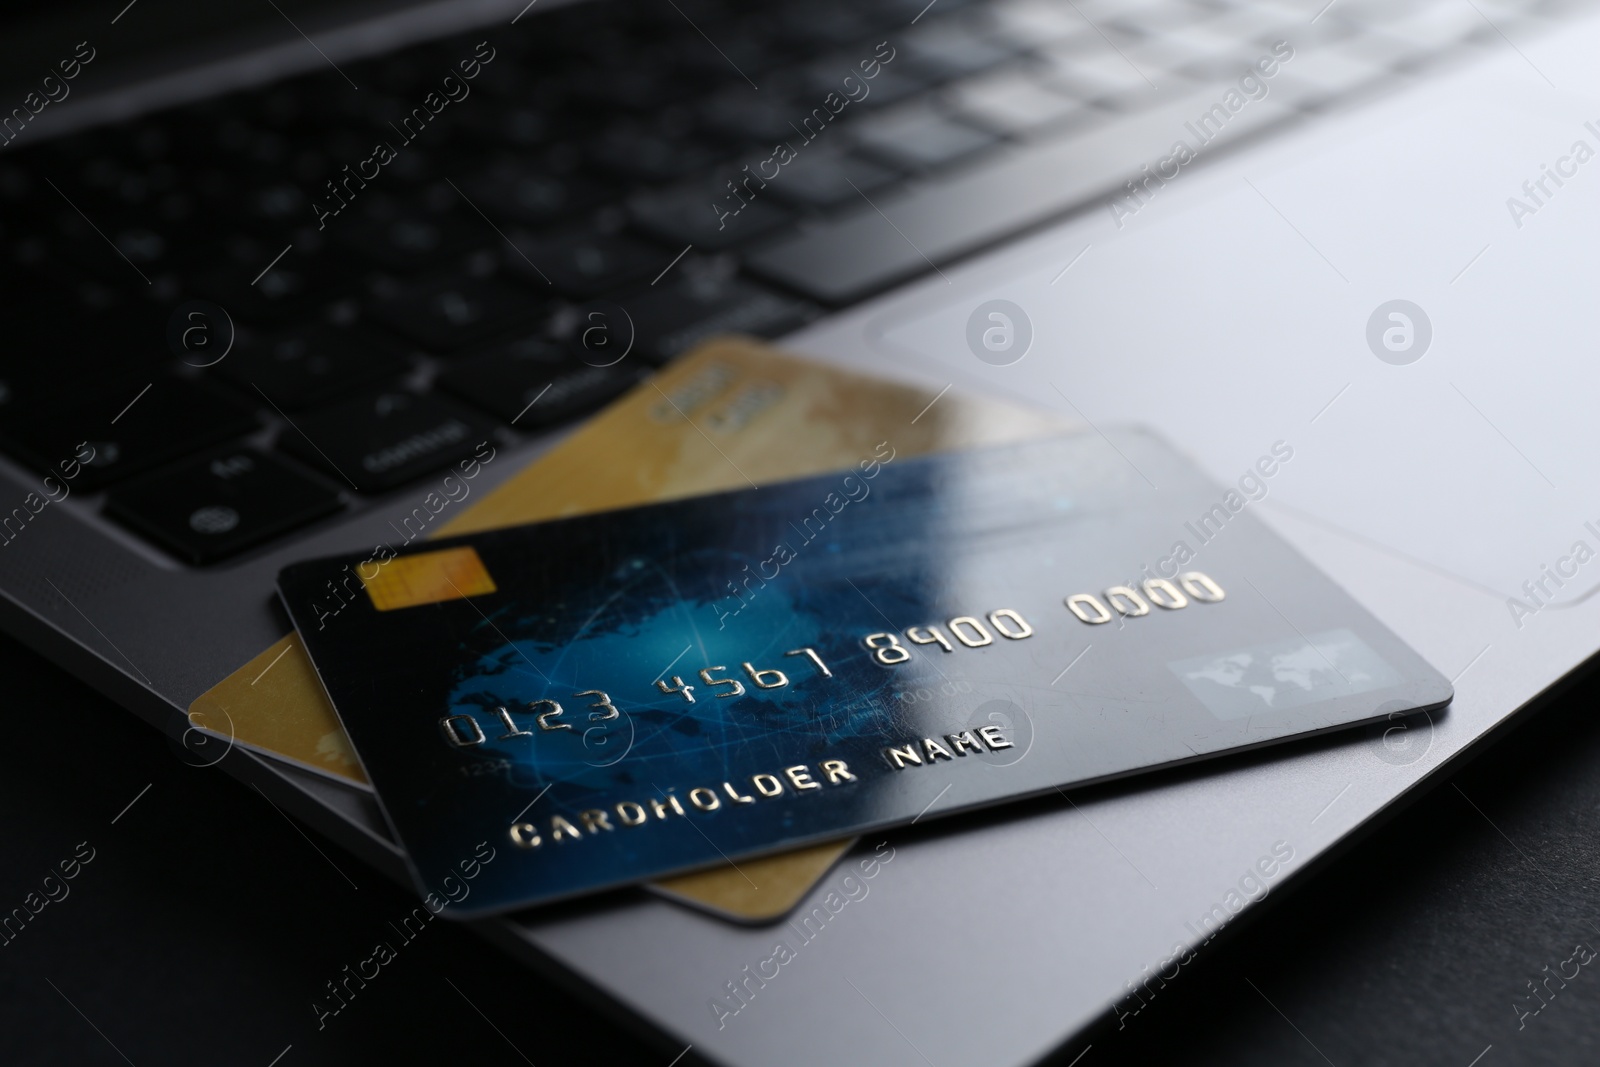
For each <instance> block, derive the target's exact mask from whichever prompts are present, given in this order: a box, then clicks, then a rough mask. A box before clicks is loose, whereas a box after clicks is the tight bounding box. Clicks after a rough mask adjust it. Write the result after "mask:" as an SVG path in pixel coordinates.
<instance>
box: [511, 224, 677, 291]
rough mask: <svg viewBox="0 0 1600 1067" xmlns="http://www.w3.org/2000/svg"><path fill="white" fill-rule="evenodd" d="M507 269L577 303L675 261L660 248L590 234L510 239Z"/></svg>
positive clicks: (611, 236) (614, 235)
mask: <svg viewBox="0 0 1600 1067" xmlns="http://www.w3.org/2000/svg"><path fill="white" fill-rule="evenodd" d="M511 243H512V245H513V248H512V249H511V250H510V251H508V252H507V253H506V257H505V262H506V265H507V266H509V267H511V268H512V269H514V270H516V271H518V272H519V273H521V274H522V276H523V277H525V278H526V279H527V280H528V281H529V282H530V283H532V284H533V285H535V286H538V287H541V288H542V287H544V286H546V285H549V286H553V287H554V289H555V291H556V292H558V293H560V294H561V295H563V296H570V297H575V298H577V299H579V300H583V299H587V298H589V297H592V296H598V295H600V294H601V293H605V292H609V291H611V290H613V289H615V288H617V287H618V286H622V285H627V284H629V283H631V282H635V281H638V280H639V279H640V278H648V277H650V276H652V274H653V273H654V272H656V271H659V270H660V269H661V268H662V267H664V266H666V265H667V263H668V262H670V261H671V258H670V256H669V257H667V258H666V259H663V257H662V252H661V250H660V249H658V248H655V247H653V246H651V245H646V244H641V243H640V242H638V241H635V240H634V239H633V238H631V237H626V236H623V235H622V234H614V233H612V234H602V233H595V232H593V231H590V230H580V231H569V232H567V233H565V234H555V235H548V236H544V237H537V238H536V237H532V236H529V235H527V234H521V233H518V234H513V235H512V242H511Z"/></svg>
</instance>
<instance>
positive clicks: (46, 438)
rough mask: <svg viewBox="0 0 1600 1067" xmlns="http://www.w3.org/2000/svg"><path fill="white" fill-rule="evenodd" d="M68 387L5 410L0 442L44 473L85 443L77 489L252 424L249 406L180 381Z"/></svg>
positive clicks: (93, 486)
mask: <svg viewBox="0 0 1600 1067" xmlns="http://www.w3.org/2000/svg"><path fill="white" fill-rule="evenodd" d="M73 384H74V387H73V388H72V389H69V390H68V391H67V392H65V393H63V394H59V395H58V397H57V399H55V400H54V401H53V402H51V401H47V402H44V403H41V404H39V405H37V406H30V407H27V408H9V409H8V410H6V412H5V414H4V416H3V417H0V444H3V445H4V447H5V449H6V451H8V452H10V453H11V454H12V455H14V456H15V457H16V458H17V459H19V460H20V461H22V462H23V463H25V464H27V465H28V466H30V467H32V468H34V469H35V470H38V471H43V472H47V473H48V472H51V471H52V470H53V469H54V468H55V466H56V464H58V463H60V462H61V461H62V460H64V459H67V458H68V457H71V456H72V455H74V454H75V453H76V452H77V451H78V445H79V444H80V443H81V442H87V446H88V448H89V449H92V450H93V456H92V457H91V458H89V459H87V460H86V461H85V462H84V464H83V470H82V472H81V473H80V474H79V475H78V477H77V479H76V481H75V483H74V488H77V489H82V490H92V489H96V488H99V487H100V486H103V485H105V484H107V483H109V482H112V481H116V480H118V479H121V478H124V477H127V476H129V475H132V474H137V473H139V472H141V471H145V470H148V469H149V468H151V467H155V466H159V465H160V464H163V463H167V462H169V461H171V460H174V459H177V458H178V457H180V456H184V455H188V454H190V453H192V452H195V451H198V450H199V449H201V448H204V447H205V446H207V445H210V444H214V443H215V442H217V441H223V440H226V439H228V438H230V437H241V436H243V435H244V434H247V433H249V432H250V431H251V430H254V429H256V428H257V426H258V423H257V421H256V417H255V413H254V412H253V411H251V410H250V409H249V408H246V407H243V406H242V405H240V404H238V403H235V402H234V401H232V400H229V399H228V398H226V397H224V396H220V395H218V394H216V393H214V392H212V391H211V390H209V389H205V388H202V387H201V386H199V385H196V384H195V383H194V382H191V381H188V380H186V379H182V378H174V377H170V376H167V375H160V376H157V377H156V378H155V379H154V380H153V381H151V380H149V379H145V380H142V381H141V380H140V379H138V378H122V379H117V380H114V381H110V382H104V383H96V382H93V381H89V382H80V383H73Z"/></svg>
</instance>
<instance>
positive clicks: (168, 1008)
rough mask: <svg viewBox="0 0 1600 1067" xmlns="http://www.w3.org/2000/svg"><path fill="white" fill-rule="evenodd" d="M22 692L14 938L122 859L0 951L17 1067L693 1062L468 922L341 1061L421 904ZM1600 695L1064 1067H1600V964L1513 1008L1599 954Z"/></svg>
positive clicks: (99, 727) (3, 873)
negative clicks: (1543, 976)
mask: <svg viewBox="0 0 1600 1067" xmlns="http://www.w3.org/2000/svg"><path fill="white" fill-rule="evenodd" d="M0 678H4V679H5V695H4V697H3V703H0V706H3V707H4V709H5V716H6V720H7V726H8V728H7V730H6V732H5V738H6V740H5V743H4V745H3V746H0V813H3V818H0V827H3V830H0V910H7V911H8V910H9V909H10V908H12V907H15V906H20V905H21V904H22V900H23V898H24V897H25V896H26V895H27V894H28V893H29V892H30V891H33V890H36V889H37V888H38V887H39V884H40V881H41V880H42V879H43V877H44V876H45V875H46V874H47V873H48V872H49V871H50V869H51V868H52V867H53V866H54V865H55V864H56V863H57V861H59V860H62V859H66V858H68V857H69V856H70V855H71V854H72V853H73V851H74V849H75V847H76V846H77V845H78V843H79V842H81V841H88V842H89V843H90V844H91V845H92V846H93V847H94V849H95V851H96V856H95V858H94V860H93V862H91V863H90V864H88V865H87V866H85V867H84V868H83V869H82V871H81V873H80V874H79V875H78V877H77V878H76V879H75V880H73V881H72V882H71V883H69V885H70V886H71V893H70V896H68V897H67V898H66V899H65V900H63V901H61V902H59V903H52V904H50V905H48V906H47V907H45V908H44V910H43V911H42V912H41V913H40V914H39V915H38V916H37V917H36V918H35V919H34V921H33V922H31V923H30V924H29V925H28V926H27V927H26V928H24V930H23V932H22V934H21V936H19V937H17V938H16V939H15V940H14V941H13V942H11V943H10V944H9V945H6V946H4V947H0V1063H5V1064H8V1065H9V1064H14V1063H15V1064H72V1065H75V1067H77V1065H94V1064H124V1063H129V1062H131V1063H134V1064H138V1065H140V1067H146V1065H149V1064H167V1065H178V1064H206V1065H214V1064H259V1065H261V1067H266V1065H267V1064H269V1063H271V1062H272V1061H273V1058H274V1057H275V1056H278V1055H279V1054H280V1053H282V1052H283V1051H284V1049H285V1048H286V1047H288V1046H291V1045H292V1046H293V1047H292V1048H291V1049H290V1050H289V1051H288V1053H287V1054H286V1055H284V1056H283V1058H282V1059H281V1060H280V1061H278V1062H279V1064H280V1065H281V1067H298V1065H303V1064H336V1063H385V1064H410V1063H470V1064H474V1065H480V1064H481V1065H499V1064H507V1065H511V1064H522V1063H528V1062H532V1063H536V1064H538V1065H539V1067H552V1065H562V1064H578V1063H593V1062H603V1063H640V1064H657V1065H660V1067H666V1065H667V1064H669V1063H670V1062H672V1060H673V1057H674V1056H676V1055H678V1053H679V1052H680V1051H682V1050H681V1049H677V1048H674V1047H672V1046H671V1045H669V1044H665V1043H659V1042H657V1041H656V1040H655V1039H653V1038H648V1037H646V1036H645V1035H642V1034H639V1033H637V1032H634V1031H631V1030H629V1029H628V1028H626V1027H624V1026H621V1025H619V1024H618V1022H617V1020H616V1019H615V1018H613V1017H612V1016H611V1015H610V1014H608V1013H601V1012H598V1011H596V1010H595V1009H594V1008H593V1007H592V1006H591V1005H589V1003H588V1002H586V1001H584V1000H582V999H580V998H579V997H578V996H577V995H576V992H575V991H574V990H572V989H569V988H566V987H565V986H564V985H563V984H562V983H560V982H559V981H552V980H550V979H547V978H544V977H540V976H538V975H536V974H534V973H532V972H530V971H528V970H526V969H524V968H522V967H519V966H518V965H516V964H514V963H513V962H511V960H510V959H509V958H507V957H505V956H502V955H501V954H500V953H499V952H498V951H497V950H495V949H493V948H492V947H490V946H488V945H487V944H485V943H484V942H482V941H481V940H479V939H478V938H477V937H476V936H475V935H474V934H472V933H471V932H469V931H467V930H464V929H461V928H458V927H453V926H450V925H448V924H446V923H445V922H443V921H436V922H434V923H432V924H430V925H429V927H428V928H427V929H426V930H425V932H424V933H423V934H422V935H420V936H419V937H417V938H416V940H415V941H413V942H411V943H409V944H406V945H404V947H400V949H399V956H398V958H397V959H396V960H395V961H394V962H392V963H390V964H389V965H388V966H386V967H384V968H383V969H382V971H381V973H380V975H379V976H378V977H377V978H376V979H374V980H372V982H371V983H370V984H369V985H368V987H367V988H366V989H364V990H361V991H360V992H359V994H358V995H357V996H356V997H355V998H354V999H353V1000H352V1001H351V1003H350V1005H349V1007H348V1008H347V1009H346V1010H345V1011H343V1012H342V1013H341V1014H339V1015H337V1016H333V1017H330V1018H329V1019H328V1020H327V1021H326V1026H325V1028H324V1029H322V1030H321V1031H318V1029H317V1020H316V1017H315V1015H314V1013H313V1011H312V1009H311V1006H310V1005H311V1002H312V1000H314V999H321V995H322V992H323V983H324V982H326V981H327V980H328V979H330V978H333V977H335V976H336V975H338V974H339V972H340V970H341V968H343V967H344V966H345V965H346V964H350V965H351V966H354V965H355V964H356V963H357V962H358V961H359V960H361V959H364V958H366V957H367V956H369V955H370V954H371V951H372V945H373V944H374V943H375V942H376V941H378V940H388V941H391V942H395V941H397V940H398V939H397V938H395V937H394V936H393V935H392V933H389V932H386V931H387V930H388V928H387V925H386V923H387V922H388V921H398V919H399V918H400V917H401V916H403V915H405V914H406V913H407V912H409V911H410V910H411V909H412V908H413V907H414V906H415V904H416V901H415V899H414V898H411V897H409V896H408V895H407V894H406V893H405V892H404V891H403V890H401V889H400V888H399V887H397V886H395V885H393V884H392V883H390V882H389V881H388V880H387V879H385V878H384V877H382V876H381V875H379V874H377V873H375V872H374V871H372V870H370V869H368V868H367V867H365V866H363V865H362V864H361V863H360V862H359V861H357V860H355V859H354V858H352V857H350V856H349V855H347V854H345V853H344V852H342V851H341V850H340V849H338V848H337V846H334V845H332V844H331V843H329V842H326V841H323V840H322V839H320V838H318V837H317V836H316V835H315V834H312V835H311V838H310V840H308V839H307V838H305V837H303V836H302V835H301V832H300V830H299V829H298V828H297V827H296V826H294V825H292V824H291V823H290V822H288V821H287V820H286V818H285V817H284V816H282V815H281V814H279V813H277V812H275V811H274V810H273V809H272V807H270V806H269V805H268V804H267V802H266V801H265V800H264V799H263V798H262V797H261V796H260V795H259V794H257V793H255V792H254V791H253V790H250V789H248V788H245V787H242V786H240V785H239V784H238V783H236V782H234V781H233V780H232V779H230V778H228V777H227V776H226V775H223V774H221V773H219V772H218V771H215V770H206V769H200V768H196V767H194V766H190V765H187V764H186V762H185V758H187V759H188V761H189V762H190V763H193V762H197V761H198V759H199V758H200V757H196V756H194V755H189V756H187V757H185V754H184V753H183V752H182V751H181V750H179V749H177V748H176V747H175V746H174V745H172V744H171V743H169V742H168V741H167V740H166V739H165V738H163V737H161V736H160V735H159V734H157V733H156V732H155V731H153V730H151V729H149V728H148V727H146V726H144V725H143V724H142V723H139V722H138V721H137V720H136V719H135V718H134V717H133V716H132V715H131V714H129V713H127V712H125V711H123V710H122V709H120V708H118V707H116V706H114V705H112V704H110V703H109V702H107V701H105V700H104V699H102V698H100V697H99V696H97V695H96V694H94V693H92V692H90V691H88V690H87V689H85V688H84V687H83V686H82V685H81V684H79V683H78V682H76V681H75V680H74V679H72V678H70V677H68V676H67V675H66V674H64V673H63V672H61V671H60V670H58V669H56V668H55V667H53V666H51V665H50V664H48V663H46V662H44V661H42V660H40V659H39V658H37V657H35V656H34V655H32V654H31V653H29V652H27V651H25V650H23V649H21V648H20V647H19V646H17V645H16V644H15V643H13V642H10V641H8V640H3V639H0ZM1597 690H1600V687H1597V686H1596V685H1595V684H1594V683H1593V682H1589V681H1586V682H1583V683H1581V684H1579V685H1577V686H1575V687H1573V688H1572V689H1571V690H1570V691H1569V692H1567V693H1566V694H1564V695H1563V696H1562V697H1560V698H1559V699H1557V700H1554V701H1551V702H1550V703H1549V704H1548V706H1546V707H1544V708H1542V709H1540V710H1539V711H1538V713H1537V714H1535V715H1532V716H1529V717H1528V721H1526V722H1524V723H1522V724H1521V725H1519V726H1518V727H1517V728H1516V729H1515V730H1514V731H1512V732H1511V733H1510V735H1509V736H1508V737H1506V738H1504V739H1502V740H1499V741H1497V742H1496V743H1495V744H1494V745H1493V747H1492V748H1490V749H1489V750H1488V751H1486V752H1484V753H1482V754H1480V755H1479V756H1478V758H1476V759H1474V760H1473V761H1471V762H1470V763H1469V764H1468V765H1467V766H1466V767H1464V768H1463V769H1462V770H1460V771H1459V772H1457V773H1456V774H1454V775H1453V776H1451V777H1450V778H1449V779H1448V780H1446V781H1443V782H1441V783H1440V784H1439V785H1438V786H1437V787H1436V788H1434V789H1432V790H1431V791H1430V792H1429V793H1428V795H1426V796H1424V797H1423V798H1422V799H1420V800H1419V801H1417V802H1416V803H1414V804H1412V805H1411V806H1409V807H1408V808H1407V809H1406V810H1404V811H1403V812H1402V813H1400V814H1399V815H1398V816H1396V817H1395V818H1393V819H1392V820H1390V821H1389V822H1388V823H1386V824H1385V825H1384V826H1383V827H1382V828H1381V829H1379V830H1377V831H1376V832H1375V833H1373V834H1371V835H1370V836H1368V837H1367V838H1366V839H1365V840H1363V841H1361V842H1360V843H1358V844H1357V845H1355V846H1354V847H1353V848H1351V849H1349V850H1348V851H1347V852H1345V853H1344V854H1343V855H1342V856H1339V857H1338V858H1337V859H1336V860H1334V861H1333V862H1331V863H1329V864H1326V865H1325V866H1324V867H1323V869H1322V870H1320V871H1319V872H1317V873H1316V874H1315V876H1314V877H1310V878H1300V879H1297V881H1298V882H1300V883H1303V884H1298V885H1297V884H1294V883H1290V884H1289V885H1286V886H1285V887H1283V888H1280V889H1277V890H1274V891H1273V893H1272V895H1271V896H1270V897H1269V898H1268V899H1267V902H1266V906H1265V907H1263V908H1260V909H1256V911H1257V913H1256V914H1254V915H1253V917H1251V918H1249V919H1248V920H1245V921H1241V922H1240V923H1238V924H1235V928H1233V929H1231V930H1230V931H1229V932H1228V934H1227V935H1225V936H1224V937H1220V938H1218V939H1217V941H1215V942H1213V943H1212V944H1210V945H1208V946H1206V948H1205V949H1204V950H1203V951H1202V952H1201V953H1200V954H1199V956H1198V957H1197V958H1196V960H1195V961H1194V962H1193V963H1192V964H1190V965H1187V966H1185V967H1184V968H1183V969H1182V970H1181V971H1180V973H1179V976H1178V977H1177V978H1176V979H1175V980H1174V981H1173V982H1172V984H1171V985H1169V986H1168V987H1167V988H1166V989H1165V990H1163V991H1162V992H1161V993H1159V994H1158V995H1157V997H1156V998H1155V999H1154V1000H1152V1001H1151V1002H1150V1004H1149V1006H1148V1007H1147V1008H1145V1010H1143V1011H1142V1012H1140V1013H1139V1014H1138V1015H1136V1016H1132V1017H1130V1018H1128V1019H1126V1020H1125V1023H1126V1025H1125V1027H1124V1028H1123V1029H1120V1030H1119V1029H1118V1028H1117V1026H1116V1024H1115V1022H1108V1023H1107V1024H1106V1025H1104V1026H1102V1027H1101V1028H1099V1029H1097V1030H1096V1031H1095V1032H1093V1033H1090V1034H1089V1035H1086V1036H1085V1037H1084V1038H1082V1039H1080V1040H1078V1041H1076V1042H1074V1043H1073V1044H1072V1045H1070V1046H1068V1047H1067V1048H1065V1049H1063V1050H1062V1052H1061V1053H1060V1055H1059V1056H1058V1057H1057V1060H1058V1061H1059V1062H1060V1063H1062V1064H1066V1063H1070V1062H1072V1061H1073V1060H1074V1058H1075V1057H1078V1056H1081V1057H1082V1058H1081V1059H1079V1060H1077V1063H1078V1064H1079V1067H1097V1065H1102V1064H1145V1063H1157V1062H1170V1063H1205V1064H1209V1063H1217V1064H1263V1065H1266V1064H1272V1065H1283V1064H1287V1065H1298V1064H1307V1065H1326V1064H1335V1065H1338V1067H1345V1065H1347V1064H1434V1063H1437V1064H1452V1065H1458V1067H1468V1065H1469V1064H1472V1063H1473V1062H1474V1058H1475V1057H1479V1056H1481V1057H1482V1058H1481V1059H1479V1060H1477V1061H1476V1062H1477V1064H1478V1067H1499V1065H1502V1064H1508V1063H1529V1064H1534V1063H1592V1062H1595V1061H1596V1058H1597V1057H1596V1046H1597V1045H1600V959H1597V960H1596V961H1595V963H1594V964H1591V965H1590V966H1588V967H1585V968H1583V970H1582V971H1581V972H1580V973H1579V975H1578V977H1576V978H1574V979H1572V980H1571V981H1570V982H1569V983H1568V984H1567V986H1566V988H1565V989H1563V990H1561V991H1559V993H1558V994H1557V995H1556V996H1555V997H1554V998H1553V999H1551V1001H1550V1003H1549V1004H1548V1006H1547V1007H1545V1008H1544V1009H1543V1010H1542V1011H1541V1012H1540V1013H1539V1014H1538V1015H1537V1016H1530V1017H1528V1018H1527V1019H1526V1020H1525V1025H1524V1026H1523V1028H1522V1029H1520V1030H1519V1028H1518V1018H1517V1014H1516V1012H1515V1011H1514V1010H1513V1008H1512V1002H1513V998H1514V997H1516V996H1517V995H1518V994H1519V993H1520V994H1526V986H1525V983H1526V982H1527V981H1528V980H1529V979H1531V978H1534V977H1536V976H1539V974H1540V969H1541V967H1543V966H1544V965H1546V964H1549V965H1550V966H1551V967H1552V969H1554V967H1555V965H1556V964H1557V963H1559V962H1561V961H1562V960H1565V959H1567V958H1568V957H1569V956H1571V955H1572V951H1573V946H1574V944H1576V943H1578V942H1585V943H1587V944H1589V945H1591V946H1593V947H1595V948H1596V949H1600V929H1597V926H1596V924H1597V923H1600V886H1597V885H1596V879H1595V873H1596V870H1597V864H1596V858H1597V849H1596V844H1595V842H1596V833H1597V831H1600V721H1596V719H1595V718H1594V716H1593V714H1592V713H1593V709H1594V707H1595V698H1596V695H1597ZM146 784H149V785H150V789H149V791H148V792H146V793H145V794H144V795H143V796H142V797H140V799H139V800H138V802H137V803H136V804H134V805H133V807H132V808H130V809H128V810H127V812H126V813H125V814H123V815H122V816H121V817H120V819H119V820H118V821H117V822H116V824H115V825H112V824H111V820H112V819H113V818H115V817H117V815H118V812H119V811H122V809H123V808H124V807H125V806H126V805H127V804H128V802H129V801H130V800H131V799H133V798H134V797H135V796H137V795H138V794H139V792H140V790H141V789H143V788H144V787H145V786H146ZM312 842H315V845H313V843H312ZM318 849H320V850H321V852H320V853H319V851H318ZM352 882H353V883H354V886H352V884H351V883H352ZM451 983H453V984H454V987H455V988H452V985H451ZM996 995H1004V994H1003V990H997V991H996ZM467 998H470V1003H469V1001H468V999H467ZM69 1001H70V1003H69ZM113 1045H114V1046H115V1048H113ZM1085 1045H1089V1046H1090V1047H1089V1048H1088V1051H1087V1052H1085V1051H1084V1046H1085ZM1490 1046H1492V1047H1490ZM1486 1049H1487V1051H1485V1050H1486ZM934 1058H935V1062H937V1055H936V1054H935V1057H934ZM694 1060H695V1057H694V1055H693V1053H690V1055H688V1056H686V1057H685V1058H684V1059H683V1060H681V1061H680V1063H682V1064H688V1063H691V1062H693V1061H694ZM939 1067H944V1065H942V1064H941V1065H939Z"/></svg>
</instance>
